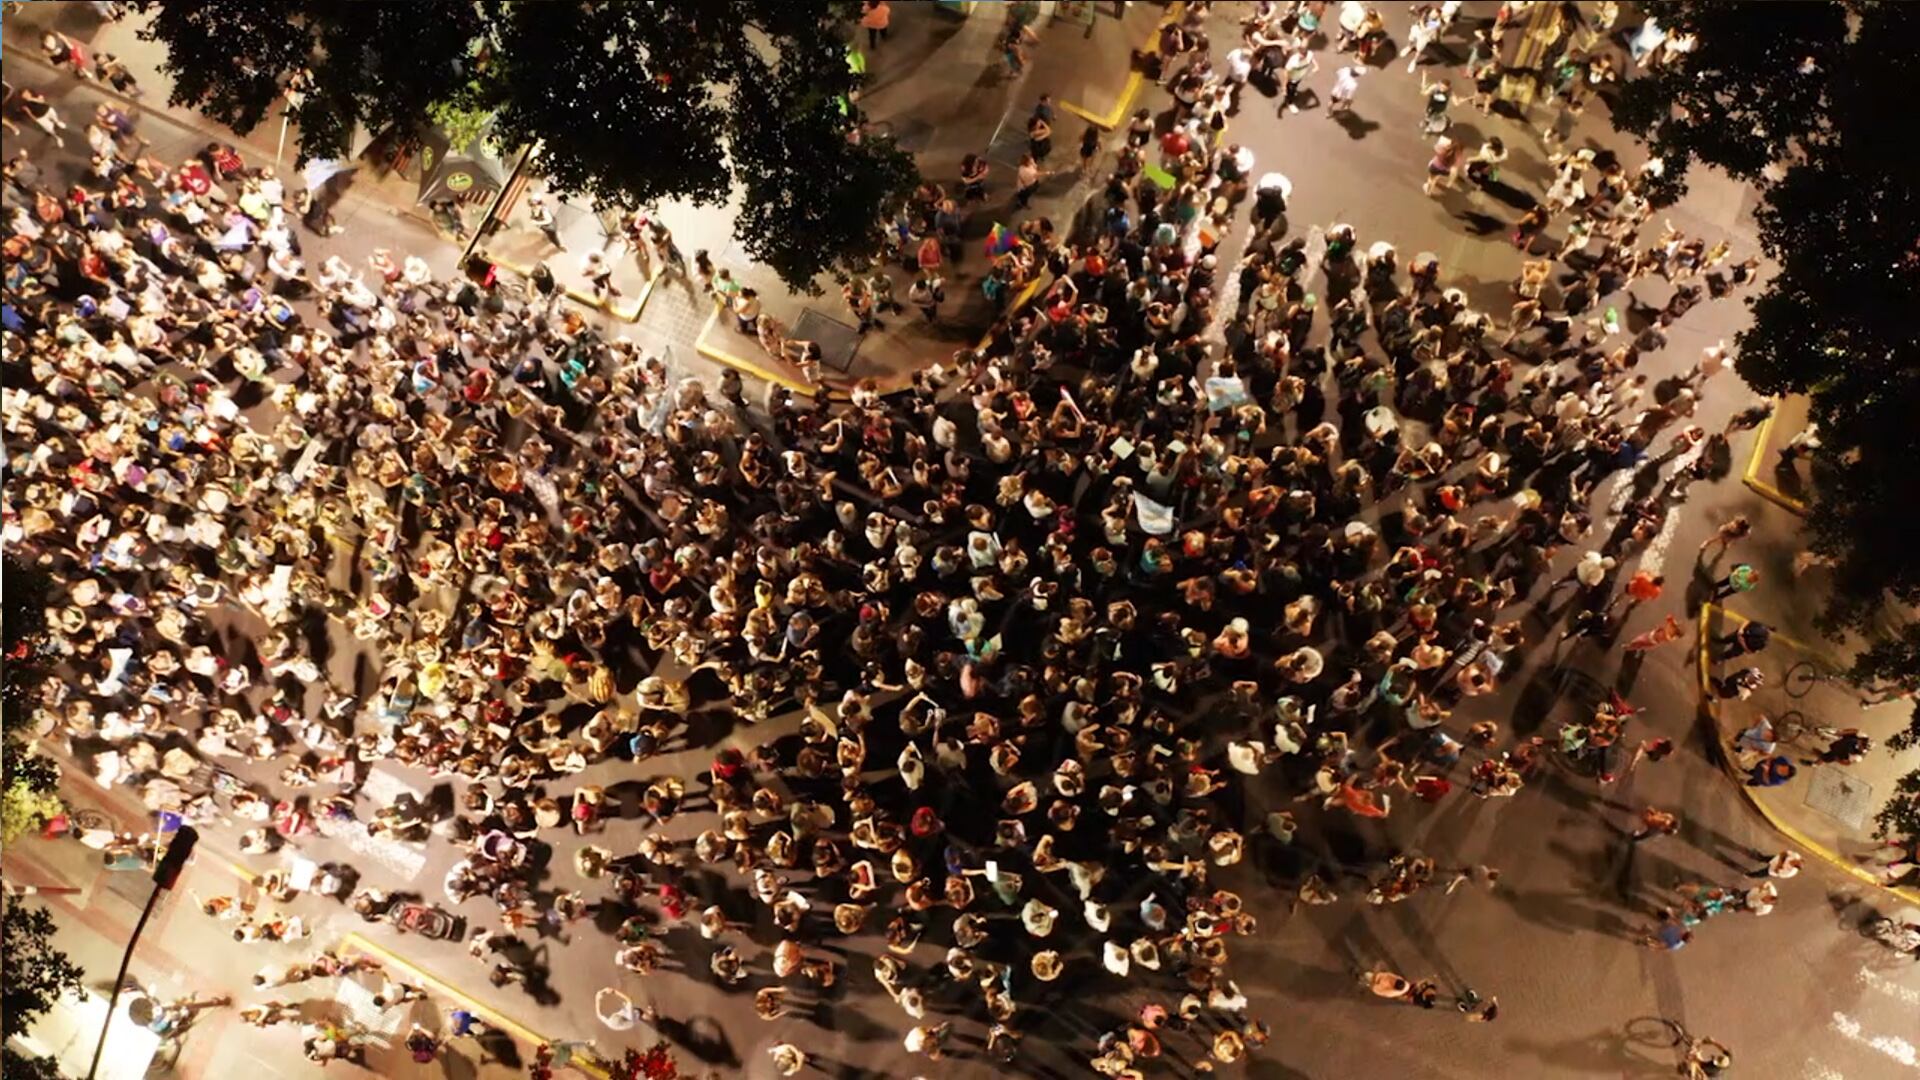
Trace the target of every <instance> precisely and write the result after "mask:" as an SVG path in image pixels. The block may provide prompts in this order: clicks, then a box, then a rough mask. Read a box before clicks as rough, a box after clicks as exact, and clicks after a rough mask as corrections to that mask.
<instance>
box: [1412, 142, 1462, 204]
mask: <svg viewBox="0 0 1920 1080" xmlns="http://www.w3.org/2000/svg"><path fill="white" fill-rule="evenodd" d="M1459 169H1460V144H1459V143H1457V142H1455V141H1454V140H1453V137H1452V136H1450V135H1442V136H1440V137H1439V138H1438V139H1435V140H1434V141H1433V157H1432V158H1430V159H1428V161H1427V182H1426V183H1425V184H1423V185H1421V187H1420V190H1421V191H1422V192H1425V193H1426V195H1427V197H1428V198H1432V197H1433V196H1435V195H1438V194H1440V191H1441V189H1443V188H1447V189H1451V188H1452V187H1453V180H1454V176H1455V174H1456V173H1457V172H1458V171H1459Z"/></svg>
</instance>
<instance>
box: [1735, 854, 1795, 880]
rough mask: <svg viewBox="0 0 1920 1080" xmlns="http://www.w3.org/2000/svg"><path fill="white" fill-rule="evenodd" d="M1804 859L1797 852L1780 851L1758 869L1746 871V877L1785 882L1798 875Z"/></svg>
mask: <svg viewBox="0 0 1920 1080" xmlns="http://www.w3.org/2000/svg"><path fill="white" fill-rule="evenodd" d="M1805 862H1806V859H1805V858H1804V857H1802V856H1801V854H1800V853H1799V852H1797V851H1782V852H1780V853H1779V854H1777V855H1775V856H1773V857H1772V858H1771V859H1768V860H1767V861H1766V862H1764V863H1761V864H1760V866H1759V867H1757V868H1756V869H1753V870H1749V871H1747V876H1748V877H1764V878H1775V879H1777V880H1780V881H1785V880H1787V879H1788V878H1790V877H1793V876H1795V875H1796V874H1798V873H1800V867H1801V866H1802V865H1803V864H1804V863H1805Z"/></svg>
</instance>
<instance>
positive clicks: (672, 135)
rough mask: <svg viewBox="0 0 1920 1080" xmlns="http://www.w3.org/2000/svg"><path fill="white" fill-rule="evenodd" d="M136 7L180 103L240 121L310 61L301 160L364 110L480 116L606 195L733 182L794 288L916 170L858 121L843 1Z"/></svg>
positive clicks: (864, 231)
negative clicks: (863, 132)
mask: <svg viewBox="0 0 1920 1080" xmlns="http://www.w3.org/2000/svg"><path fill="white" fill-rule="evenodd" d="M142 7H143V9H148V8H151V9H153V10H154V11H155V17H154V19H153V22H152V24H151V25H150V26H149V27H148V28H147V29H146V30H145V31H144V33H145V35H146V36H148V37H149V38H151V39H153V40H158V41H160V42H162V43H164V44H165V45H166V48H167V60H166V62H165V65H164V70H166V71H167V73H168V74H169V75H171V76H172V77H173V79H174V86H173V94H172V101H173V103H174V104H176V105H186V106H192V107H195V108H198V109H200V110H202V111H203V112H206V113H207V114H208V115H210V116H213V117H214V118H215V119H218V120H220V121H221V122H223V123H225V124H227V125H229V126H231V127H233V128H234V129H235V130H238V131H243V132H244V131H247V130H249V129H251V128H252V127H253V126H254V125H256V124H258V123H259V122H260V121H261V120H262V119H264V118H265V117H266V115H267V113H268V111H269V109H270V108H271V106H272V104H273V102H274V100H275V98H276V97H278V96H279V95H281V94H282V92H283V88H284V87H285V86H287V85H288V84H289V83H290V82H291V81H292V80H294V78H295V76H296V73H301V72H304V73H305V74H304V75H302V76H301V83H302V85H304V86H305V87H306V90H305V93H304V95H303V96H302V97H301V99H300V101H299V104H298V105H297V106H296V107H295V108H294V109H293V117H294V120H295V122H296V123H297V124H298V126H299V135H300V152H301V154H302V155H303V157H337V156H340V155H341V154H343V153H344V152H345V151H346V148H347V146H348V142H349V140H350V138H351V136H352V131H353V127H354V124H355V123H356V122H358V123H361V124H364V125H365V126H366V127H367V128H368V129H370V130H378V129H384V128H387V127H396V128H399V129H400V130H403V131H410V130H413V129H415V128H417V127H418V126H420V125H421V124H423V123H425V122H427V121H428V120H429V119H430V118H433V117H439V118H441V119H443V120H444V119H449V118H456V119H460V120H462V121H463V122H464V121H469V120H471V119H473V118H475V117H489V118H491V122H492V125H493V126H492V132H493V138H494V139H495V140H496V141H497V142H498V143H499V144H501V145H508V146H520V145H525V146H535V147H537V148H538V156H537V158H536V159H535V162H536V167H537V168H538V169H539V170H540V171H541V172H542V173H544V174H545V175H546V176H547V178H548V179H549V180H550V181H551V183H552V184H553V186H554V187H555V188H556V189H558V190H560V191H563V192H567V193H578V194H584V195H587V196H589V197H591V198H592V199H593V200H594V201H596V202H597V203H600V204H602V205H606V206H618V207H625V208H633V207H640V206H650V205H653V204H656V203H658V202H659V201H661V200H664V199H685V200H688V201H691V202H694V203H699V204H705V205H714V204H719V203H723V202H725V201H726V200H727V199H728V198H730V197H732V196H733V195H734V194H736V193H738V194H740V195H741V197H742V198H743V200H744V203H743V206H742V209H741V213H740V214H739V216H738V218H737V220H736V224H735V235H736V237H737V238H738V239H740V240H741V242H742V243H743V244H745V245H746V246H747V248H748V250H749V251H750V252H752V253H753V254H754V255H755V256H756V257H760V258H762V259H763V260H764V261H765V262H767V264H768V265H769V266H771V267H772V268H773V269H774V270H775V271H776V272H778V273H779V274H780V275H781V277H782V278H783V279H784V280H785V281H786V282H787V283H788V284H789V285H791V286H793V287H795V288H804V289H809V290H812V291H817V290H816V289H814V283H813V278H814V276H815V275H816V274H818V273H820V272H821V271H823V270H827V269H832V268H835V267H851V266H856V265H859V264H861V263H863V262H864V261H865V260H866V259H868V258H869V257H871V256H872V255H873V254H875V253H876V252H877V251H878V250H879V248H880V244H881V242H882V240H883V239H884V232H883V231H882V228H881V224H882V223H883V222H884V221H885V219H886V218H888V217H889V216H891V214H892V212H893V211H894V210H895V209H896V208H897V207H898V205H899V203H900V202H901V201H902V200H903V199H904V198H905V197H906V195H907V193H908V192H909V191H911V189H912V187H913V184H914V183H915V182H917V175H916V174H915V172H914V169H913V164H912V159H911V158H910V157H909V156H908V155H907V154H905V153H904V152H902V151H901V150H900V149H899V148H898V147H897V146H895V145H894V144H893V141H892V140H891V139H890V138H881V137H877V136H871V135H869V136H868V137H865V138H861V139H858V140H849V139H848V138H847V136H848V134H849V133H851V132H854V131H857V130H859V128H860V125H861V123H862V119H863V118H862V116H861V114H860V111H859V110H858V108H857V107H854V106H853V100H854V99H855V98H856V97H857V90H858V87H859V80H860V76H858V75H856V74H855V73H854V72H853V71H852V70H851V69H850V67H849V65H848V63H847V58H846V46H845V34H846V32H847V28H848V23H849V20H850V19H851V17H852V15H853V13H854V9H855V8H854V5H853V4H851V3H849V2H847V0H833V2H830V3H816V4H790V3H782V2H780V0H732V2H726V3H721V2H715V3H702V4H677V5H665V4H605V3H596V4H588V3H540V4H535V3H481V4H475V3H467V2H445V0H442V2H433V3H412V4H375V5H363V4H349V3H343V2H323V0H301V2H299V3H292V4H277V5H267V6H264V7H263V6H262V5H259V4H253V3H246V2H243V0H210V2H206V3H200V2H198V0H195V2H191V3H189V2H186V0H180V2H176V3H164V2H159V0H146V3H144V4H143V5H142ZM829 106H831V107H829Z"/></svg>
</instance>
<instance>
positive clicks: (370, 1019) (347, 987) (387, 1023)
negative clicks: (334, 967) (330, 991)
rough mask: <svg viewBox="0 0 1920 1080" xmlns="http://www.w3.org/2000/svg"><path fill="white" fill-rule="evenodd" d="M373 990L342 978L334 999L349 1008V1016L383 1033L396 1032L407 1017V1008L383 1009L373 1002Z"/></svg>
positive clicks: (373, 1030) (363, 1025)
mask: <svg viewBox="0 0 1920 1080" xmlns="http://www.w3.org/2000/svg"><path fill="white" fill-rule="evenodd" d="M373 993H374V992H373V991H372V990H369V989H367V988H366V987H364V986H361V985H360V984H359V983H358V982H355V981H354V980H352V979H341V980H340V989H339V990H337V991H335V992H334V995H333V1000H335V1001H337V1002H339V1003H340V1004H341V1005H342V1006H344V1007H345V1008H346V1010H347V1018H348V1019H350V1020H352V1021H354V1022H355V1023H357V1024H359V1025H360V1026H361V1027H364V1028H366V1029H367V1030H368V1031H372V1032H375V1033H378V1034H381V1035H392V1034H396V1033H397V1032H399V1030H400V1025H401V1023H402V1022H404V1021H405V1020H406V1018H407V1012H408V1010H406V1009H400V1008H393V1009H384V1010H383V1009H381V1008H380V1007H379V1006H378V1005H375V1004H374V1003H373Z"/></svg>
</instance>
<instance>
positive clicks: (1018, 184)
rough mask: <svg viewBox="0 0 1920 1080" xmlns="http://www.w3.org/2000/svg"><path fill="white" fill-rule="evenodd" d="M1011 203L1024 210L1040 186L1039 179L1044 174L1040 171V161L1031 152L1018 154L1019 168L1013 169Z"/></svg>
mask: <svg viewBox="0 0 1920 1080" xmlns="http://www.w3.org/2000/svg"><path fill="white" fill-rule="evenodd" d="M1014 176H1015V186H1014V191H1013V205H1014V206H1015V207H1017V208H1019V209H1021V210H1025V209H1026V208H1027V206H1028V204H1030V203H1031V202H1033V193H1034V192H1035V191H1037V190H1039V188H1040V181H1041V179H1042V178H1044V177H1045V176H1046V174H1045V173H1043V172H1041V171H1040V163H1039V162H1037V161H1035V160H1034V157H1033V155H1032V154H1022V155H1020V168H1019V169H1018V170H1016V171H1015V173H1014Z"/></svg>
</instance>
